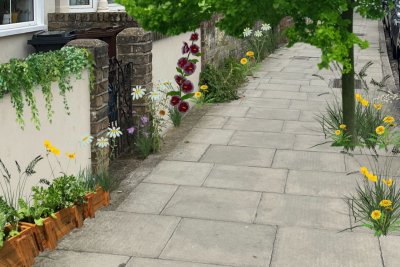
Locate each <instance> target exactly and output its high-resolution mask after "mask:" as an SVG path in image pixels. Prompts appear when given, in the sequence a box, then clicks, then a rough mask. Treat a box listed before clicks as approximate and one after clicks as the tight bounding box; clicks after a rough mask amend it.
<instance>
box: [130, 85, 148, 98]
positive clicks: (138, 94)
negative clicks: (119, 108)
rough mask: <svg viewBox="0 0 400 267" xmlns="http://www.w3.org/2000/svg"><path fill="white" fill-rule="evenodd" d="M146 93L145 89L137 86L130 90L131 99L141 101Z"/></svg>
mask: <svg viewBox="0 0 400 267" xmlns="http://www.w3.org/2000/svg"><path fill="white" fill-rule="evenodd" d="M145 93H146V89H143V88H142V86H140V85H138V86H135V87H134V88H132V93H131V95H132V99H133V100H136V99H141V98H142V97H143V96H144V95H145Z"/></svg>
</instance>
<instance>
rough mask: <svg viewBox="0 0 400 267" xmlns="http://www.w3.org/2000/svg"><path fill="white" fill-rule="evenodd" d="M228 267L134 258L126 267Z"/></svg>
mask: <svg viewBox="0 0 400 267" xmlns="http://www.w3.org/2000/svg"><path fill="white" fill-rule="evenodd" d="M220 266H226V267H229V266H227V265H214V264H202V263H194V262H188V261H186V262H184V261H171V260H159V259H147V258H132V259H131V260H130V261H129V262H128V264H126V266H125V267H220Z"/></svg>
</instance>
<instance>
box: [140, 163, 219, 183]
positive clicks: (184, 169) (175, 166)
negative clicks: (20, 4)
mask: <svg viewBox="0 0 400 267" xmlns="http://www.w3.org/2000/svg"><path fill="white" fill-rule="evenodd" d="M212 167H213V165H212V164H209V163H198V162H183V161H162V162H160V164H158V165H157V167H156V168H155V169H154V170H153V171H152V173H151V174H150V175H149V176H148V177H147V178H146V179H145V182H149V183H160V184H175V185H198V186H200V185H202V184H203V182H204V180H205V179H206V177H207V175H208V174H209V173H210V171H211V169H212Z"/></svg>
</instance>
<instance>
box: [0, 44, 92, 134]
mask: <svg viewBox="0 0 400 267" xmlns="http://www.w3.org/2000/svg"><path fill="white" fill-rule="evenodd" d="M85 68H87V69H88V71H89V75H90V84H91V88H92V85H93V79H94V77H93V59H92V56H91V55H90V53H89V52H88V51H87V50H85V49H81V48H74V47H64V48H62V49H61V50H57V51H51V52H47V53H38V54H33V55H30V56H28V57H27V58H26V59H24V60H23V59H11V60H10V62H9V63H6V64H1V65H0V99H1V98H3V97H4V95H5V94H8V93H9V94H10V97H11V102H12V104H13V106H14V108H15V110H16V115H17V122H18V123H19V124H20V126H21V128H23V127H24V119H23V113H24V108H25V105H28V106H29V107H30V111H31V120H32V122H33V123H34V124H35V126H36V128H37V129H39V128H40V120H39V111H38V108H37V104H36V98H35V96H34V91H35V90H36V87H37V86H40V87H41V90H42V93H43V96H44V98H45V105H46V109H47V118H48V120H49V121H51V120H52V116H53V110H52V100H53V95H52V92H51V83H52V82H57V83H58V87H59V90H60V91H59V94H60V95H61V96H62V97H63V99H64V106H65V109H66V110H67V112H68V110H69V107H68V102H67V99H66V93H67V92H68V91H70V90H71V89H72V86H71V76H75V77H76V78H78V79H81V78H82V77H81V73H82V70H84V69H85Z"/></svg>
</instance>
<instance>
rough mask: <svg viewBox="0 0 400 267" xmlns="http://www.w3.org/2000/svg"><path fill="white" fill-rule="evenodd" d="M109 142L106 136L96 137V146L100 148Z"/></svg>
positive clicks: (106, 145)
mask: <svg viewBox="0 0 400 267" xmlns="http://www.w3.org/2000/svg"><path fill="white" fill-rule="evenodd" d="M109 145H110V143H109V142H108V138H104V137H100V138H99V139H97V142H96V146H97V147H100V148H105V147H108V146H109Z"/></svg>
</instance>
